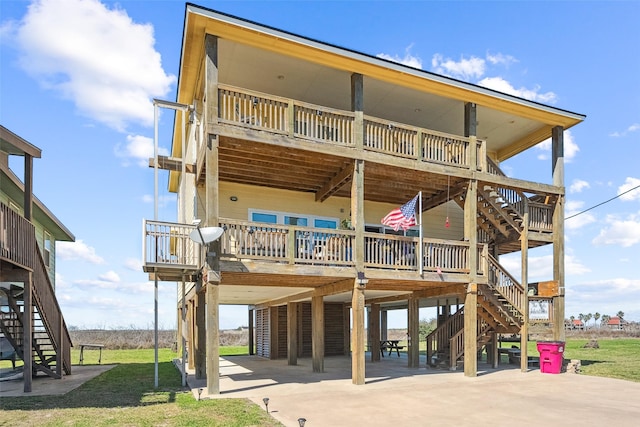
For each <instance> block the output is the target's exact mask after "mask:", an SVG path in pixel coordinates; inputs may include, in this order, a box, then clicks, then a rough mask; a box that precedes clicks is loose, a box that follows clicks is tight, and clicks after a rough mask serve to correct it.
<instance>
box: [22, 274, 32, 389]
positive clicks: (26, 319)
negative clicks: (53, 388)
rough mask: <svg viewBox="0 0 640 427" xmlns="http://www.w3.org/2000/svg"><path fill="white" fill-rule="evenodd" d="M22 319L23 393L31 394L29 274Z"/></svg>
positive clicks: (30, 302)
mask: <svg viewBox="0 0 640 427" xmlns="http://www.w3.org/2000/svg"><path fill="white" fill-rule="evenodd" d="M23 311H24V312H23V315H22V316H23V317H22V325H23V326H22V328H23V337H22V342H23V346H22V351H23V356H22V360H23V362H24V368H23V370H22V376H23V378H24V392H25V393H31V382H32V379H33V273H31V272H29V273H28V274H27V278H26V280H25V282H24V308H23Z"/></svg>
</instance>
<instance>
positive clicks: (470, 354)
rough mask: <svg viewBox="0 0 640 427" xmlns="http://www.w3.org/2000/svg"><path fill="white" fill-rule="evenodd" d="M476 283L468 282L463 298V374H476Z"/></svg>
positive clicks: (470, 375)
mask: <svg viewBox="0 0 640 427" xmlns="http://www.w3.org/2000/svg"><path fill="white" fill-rule="evenodd" d="M477 353H478V285H477V284H476V283H469V285H468V286H467V293H466V297H465V300H464V375H465V377H475V376H477V375H478V354H477Z"/></svg>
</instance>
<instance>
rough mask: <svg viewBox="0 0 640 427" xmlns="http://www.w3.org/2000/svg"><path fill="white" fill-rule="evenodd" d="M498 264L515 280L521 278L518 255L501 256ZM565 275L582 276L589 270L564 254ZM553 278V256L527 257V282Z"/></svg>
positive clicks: (578, 261) (571, 256)
mask: <svg viewBox="0 0 640 427" xmlns="http://www.w3.org/2000/svg"><path fill="white" fill-rule="evenodd" d="M500 264H502V266H503V267H504V268H506V269H507V271H508V272H509V273H510V274H512V275H513V277H514V278H516V280H518V281H520V280H521V278H522V264H521V259H520V253H516V254H510V255H503V256H501V257H500ZM564 269H565V275H567V276H570V275H576V276H579V275H582V274H586V273H589V272H590V271H591V270H590V269H589V267H587V266H585V265H584V264H582V263H581V262H580V260H578V259H577V258H575V257H574V256H573V255H570V254H565V257H564ZM552 278H553V255H542V256H530V257H529V282H530V283H533V282H537V281H541V280H551V279H552Z"/></svg>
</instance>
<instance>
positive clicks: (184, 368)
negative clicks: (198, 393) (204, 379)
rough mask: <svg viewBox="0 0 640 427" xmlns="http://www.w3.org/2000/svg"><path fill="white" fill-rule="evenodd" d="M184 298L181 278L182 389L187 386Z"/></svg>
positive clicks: (185, 305) (185, 309) (185, 310)
mask: <svg viewBox="0 0 640 427" xmlns="http://www.w3.org/2000/svg"><path fill="white" fill-rule="evenodd" d="M185 296H186V295H185V286H184V276H182V312H181V313H180V316H182V323H181V326H182V327H181V330H180V335H181V336H182V387H185V386H186V385H187V348H186V347H187V340H186V337H185V333H184V328H185V320H186V318H185V317H186V316H185V313H186V312H187V304H186V301H185Z"/></svg>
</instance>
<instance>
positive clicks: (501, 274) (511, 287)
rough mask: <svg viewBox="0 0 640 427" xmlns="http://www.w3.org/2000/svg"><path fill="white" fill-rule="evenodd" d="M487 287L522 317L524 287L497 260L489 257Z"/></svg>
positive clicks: (523, 310)
mask: <svg viewBox="0 0 640 427" xmlns="http://www.w3.org/2000/svg"><path fill="white" fill-rule="evenodd" d="M488 259H489V280H488V283H489V286H490V287H491V289H492V290H495V291H496V292H498V293H499V294H500V295H502V297H503V298H504V299H506V300H507V301H508V302H509V304H511V305H512V306H513V307H514V308H515V309H516V310H518V313H520V314H521V315H524V312H525V308H526V306H525V304H526V300H527V298H526V297H527V294H526V292H525V290H524V287H523V286H522V285H521V284H520V283H519V282H518V281H517V280H516V279H515V278H514V277H513V276H512V275H511V274H509V272H508V271H507V270H505V269H504V267H502V266H501V265H500V263H499V262H498V260H497V259H495V258H494V257H493V256H491V255H489V256H488Z"/></svg>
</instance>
